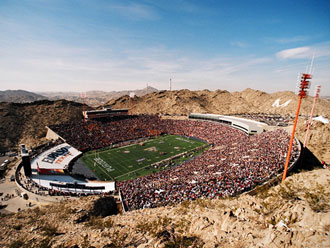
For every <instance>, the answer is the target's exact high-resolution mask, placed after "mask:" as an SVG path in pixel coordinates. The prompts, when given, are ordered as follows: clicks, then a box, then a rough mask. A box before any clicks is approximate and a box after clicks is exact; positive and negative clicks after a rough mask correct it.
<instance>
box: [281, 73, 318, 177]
mask: <svg viewBox="0 0 330 248" xmlns="http://www.w3.org/2000/svg"><path fill="white" fill-rule="evenodd" d="M311 78H312V76H311V75H310V74H307V73H304V74H302V77H301V83H300V91H299V102H298V107H297V113H296V118H295V120H294V124H293V129H292V134H291V139H290V144H289V150H288V153H287V156H286V161H285V165H284V171H283V177H282V183H283V182H284V180H285V178H286V174H287V172H288V165H289V162H290V156H291V149H292V144H293V140H294V133H295V131H296V127H297V122H298V117H299V111H300V106H301V100H302V99H303V98H304V97H305V96H306V90H307V89H308V88H309V81H308V79H311Z"/></svg>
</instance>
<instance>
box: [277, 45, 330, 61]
mask: <svg viewBox="0 0 330 248" xmlns="http://www.w3.org/2000/svg"><path fill="white" fill-rule="evenodd" d="M313 56H314V57H315V58H321V57H329V56H330V42H329V41H327V42H323V43H319V44H314V45H311V46H303V47H296V48H291V49H285V50H282V51H280V52H278V53H276V57H277V58H279V59H311V58H312V57H313Z"/></svg>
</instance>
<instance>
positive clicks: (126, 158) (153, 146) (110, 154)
mask: <svg viewBox="0 0 330 248" xmlns="http://www.w3.org/2000/svg"><path fill="white" fill-rule="evenodd" d="M205 145H206V144H205V143H203V142H201V141H198V140H195V139H191V138H187V137H182V136H178V135H166V136H161V137H158V138H155V139H150V140H148V141H144V142H142V143H140V144H133V145H129V146H124V147H119V148H113V149H108V150H101V151H97V152H95V151H90V152H87V153H85V154H84V155H83V157H82V158H81V160H82V161H83V162H84V164H85V165H86V166H87V167H88V168H89V169H91V171H92V172H93V173H94V174H95V175H96V176H97V177H98V178H99V179H100V180H104V181H112V180H116V181H123V180H129V179H133V178H136V177H138V176H143V175H148V174H152V173H154V172H156V171H158V170H159V169H157V168H154V167H153V166H151V165H152V164H154V163H157V162H160V161H163V160H165V159H168V158H170V157H172V156H175V155H178V154H181V153H184V152H187V151H192V150H194V149H196V148H197V147H201V146H205Z"/></svg>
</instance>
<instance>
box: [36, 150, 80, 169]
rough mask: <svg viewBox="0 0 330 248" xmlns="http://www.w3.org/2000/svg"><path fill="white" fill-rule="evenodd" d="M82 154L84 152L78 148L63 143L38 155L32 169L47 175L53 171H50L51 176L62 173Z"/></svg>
mask: <svg viewBox="0 0 330 248" xmlns="http://www.w3.org/2000/svg"><path fill="white" fill-rule="evenodd" d="M80 154H82V152H80V151H78V150H77V149H76V148H74V147H72V146H71V145H69V144H67V143H63V144H61V145H58V146H55V147H53V148H51V149H49V150H47V151H45V152H43V153H41V154H40V155H38V156H37V157H36V158H35V160H34V161H33V163H32V168H34V169H37V170H38V171H40V172H41V171H42V172H44V173H47V170H53V172H49V171H48V172H49V173H51V174H54V173H56V174H57V173H62V172H61V170H64V169H67V168H68V166H69V163H70V162H71V161H72V160H73V159H74V158H76V157H78V156H79V155H80ZM56 170H58V171H57V172H56ZM49 173H47V174H49Z"/></svg>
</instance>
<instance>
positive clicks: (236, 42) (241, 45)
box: [230, 41, 248, 48]
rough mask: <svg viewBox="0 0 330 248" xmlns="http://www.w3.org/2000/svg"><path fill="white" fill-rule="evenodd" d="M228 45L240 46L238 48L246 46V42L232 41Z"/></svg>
mask: <svg viewBox="0 0 330 248" xmlns="http://www.w3.org/2000/svg"><path fill="white" fill-rule="evenodd" d="M230 45H232V46H235V47H240V48H246V47H248V44H246V43H245V42H242V41H232V42H230Z"/></svg>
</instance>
